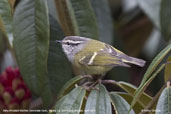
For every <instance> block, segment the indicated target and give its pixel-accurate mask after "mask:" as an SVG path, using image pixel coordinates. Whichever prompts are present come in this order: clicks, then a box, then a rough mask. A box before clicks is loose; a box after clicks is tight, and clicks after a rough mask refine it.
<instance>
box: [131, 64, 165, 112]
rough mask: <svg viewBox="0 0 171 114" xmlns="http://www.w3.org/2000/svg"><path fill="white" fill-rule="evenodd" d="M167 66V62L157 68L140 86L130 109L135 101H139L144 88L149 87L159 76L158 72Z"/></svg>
mask: <svg viewBox="0 0 171 114" xmlns="http://www.w3.org/2000/svg"><path fill="white" fill-rule="evenodd" d="M164 67H165V64H162V65H161V66H160V67H159V68H158V69H157V70H156V72H154V74H153V75H152V76H151V77H150V78H149V79H148V80H147V81H146V82H145V84H144V85H143V86H142V87H139V88H138V89H137V90H136V91H135V96H134V98H133V100H132V103H131V107H130V109H131V108H132V107H133V106H134V105H135V103H136V102H137V100H138V99H139V97H140V96H141V95H142V93H143V92H144V90H145V89H146V88H147V87H148V85H149V84H150V83H151V82H152V80H153V79H154V78H155V77H156V76H157V74H158V73H159V72H161V70H162V69H163V68H164Z"/></svg>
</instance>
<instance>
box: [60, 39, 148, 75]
mask: <svg viewBox="0 0 171 114" xmlns="http://www.w3.org/2000/svg"><path fill="white" fill-rule="evenodd" d="M57 42H59V43H60V44H61V45H62V48H63V51H64V52H65V54H66V56H67V58H68V59H69V61H70V62H71V63H72V65H73V66H74V67H75V68H76V69H78V70H79V71H80V72H81V73H80V74H82V75H91V76H93V75H104V74H105V73H106V72H107V71H109V70H111V69H112V68H113V67H115V66H123V67H130V66H129V65H128V64H127V63H131V64H135V65H138V66H141V67H143V66H144V64H145V61H144V60H141V59H137V58H134V57H130V56H128V55H126V54H124V53H123V52H121V51H119V50H117V49H116V48H114V47H112V46H111V45H109V44H106V43H103V42H100V41H97V40H93V39H90V38H85V37H80V36H67V37H65V38H64V39H63V40H61V41H59V40H58V41H57Z"/></svg>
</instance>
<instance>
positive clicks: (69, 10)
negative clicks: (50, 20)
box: [56, 0, 99, 39]
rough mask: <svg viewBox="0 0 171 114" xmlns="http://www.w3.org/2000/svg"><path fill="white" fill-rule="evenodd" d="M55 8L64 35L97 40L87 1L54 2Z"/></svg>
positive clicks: (96, 31) (97, 35)
mask: <svg viewBox="0 0 171 114" xmlns="http://www.w3.org/2000/svg"><path fill="white" fill-rule="evenodd" d="M56 6H57V11H58V14H59V19H60V23H61V25H62V28H63V30H64V33H65V34H66V35H77V36H84V37H89V38H93V39H98V37H99V34H98V27H97V23H96V19H95V14H94V12H93V10H92V8H91V5H90V3H89V0H56Z"/></svg>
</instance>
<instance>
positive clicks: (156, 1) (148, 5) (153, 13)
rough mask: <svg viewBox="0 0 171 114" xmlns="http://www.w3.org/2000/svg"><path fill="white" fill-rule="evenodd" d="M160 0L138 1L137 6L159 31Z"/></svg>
mask: <svg viewBox="0 0 171 114" xmlns="http://www.w3.org/2000/svg"><path fill="white" fill-rule="evenodd" d="M161 1H162V0H138V4H139V6H140V7H141V9H142V10H143V11H144V13H146V14H147V16H148V17H149V18H150V19H151V20H152V22H153V23H154V25H155V26H156V27H157V28H159V29H160V4H161Z"/></svg>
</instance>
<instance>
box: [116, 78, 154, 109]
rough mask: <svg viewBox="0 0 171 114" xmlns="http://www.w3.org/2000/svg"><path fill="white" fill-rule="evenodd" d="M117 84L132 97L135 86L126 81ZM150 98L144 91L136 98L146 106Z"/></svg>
mask: <svg viewBox="0 0 171 114" xmlns="http://www.w3.org/2000/svg"><path fill="white" fill-rule="evenodd" d="M118 84H119V86H120V87H121V88H122V89H124V90H125V91H126V92H128V93H129V95H131V96H132V97H134V92H135V91H136V89H137V88H136V87H135V86H133V85H131V84H129V83H126V82H122V81H120V82H118ZM151 100H152V98H151V97H150V96H149V95H147V94H146V93H142V95H141V96H140V98H139V99H138V102H139V103H140V104H141V105H142V106H143V107H145V106H147V105H148V103H149V102H150V101H151Z"/></svg>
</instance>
